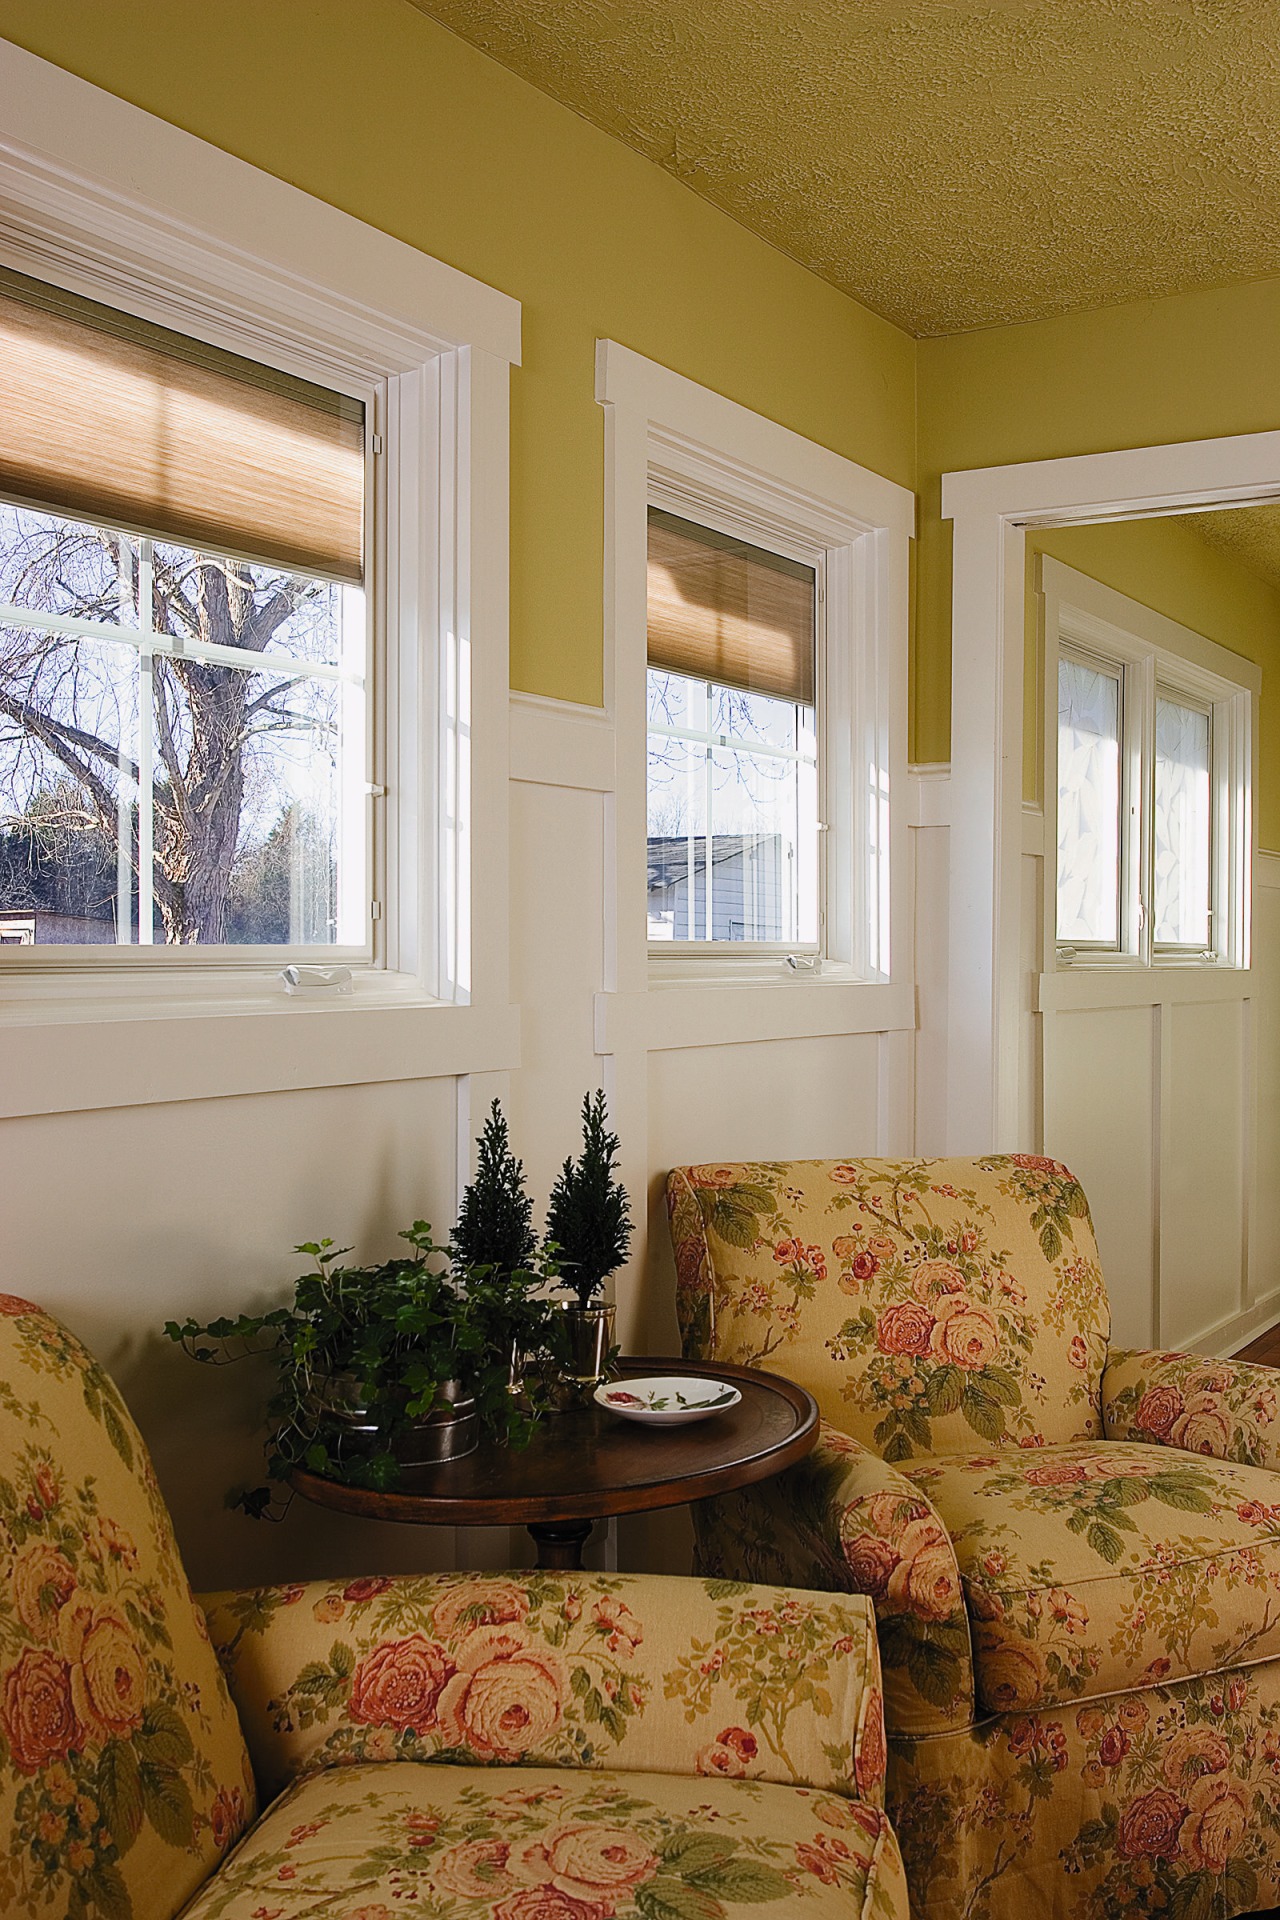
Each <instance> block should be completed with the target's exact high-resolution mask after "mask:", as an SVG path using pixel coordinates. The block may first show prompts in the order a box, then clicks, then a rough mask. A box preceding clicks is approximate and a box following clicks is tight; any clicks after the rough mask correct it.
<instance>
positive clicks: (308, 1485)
mask: <svg viewBox="0 0 1280 1920" xmlns="http://www.w3.org/2000/svg"><path fill="white" fill-rule="evenodd" d="M618 1374H619V1377H620V1378H622V1379H636V1378H638V1377H640V1376H642V1375H645V1374H698V1375H701V1376H705V1377H711V1378H714V1379H717V1380H729V1381H732V1382H733V1384H734V1386H736V1387H737V1388H738V1389H739V1391H740V1393H741V1394H742V1399H741V1400H740V1402H739V1403H738V1405H737V1406H736V1407H730V1408H728V1409H726V1411H725V1412H723V1413H716V1414H712V1415H711V1417H710V1418H709V1419H706V1420H700V1421H697V1422H696V1423H691V1424H690V1425H688V1426H680V1427H646V1426H641V1425H639V1424H638V1423H637V1422H635V1421H632V1420H623V1419H621V1418H620V1417H619V1416H618V1415H617V1414H613V1413H608V1412H606V1411H605V1409H604V1408H603V1407H599V1406H596V1405H595V1404H594V1402H590V1403H588V1404H587V1405H585V1406H581V1407H574V1408H572V1409H570V1410H569V1411H567V1412H564V1413H554V1414H550V1415H548V1417H547V1418H546V1419H545V1420H544V1421H543V1423H542V1424H541V1426H540V1427H539V1428H538V1431H537V1433H536V1434H535V1435H534V1438H533V1439H532V1441H531V1442H530V1443H529V1445H528V1446H527V1447H525V1448H523V1449H519V1450H517V1449H513V1448H509V1447H495V1446H489V1445H486V1444H485V1443H484V1441H481V1444H480V1446H479V1447H478V1448H477V1449H476V1451H475V1452H474V1453H470V1454H466V1455H465V1456H464V1457H463V1458H462V1459H461V1460H451V1461H448V1462H445V1463H443V1464H439V1465H432V1466H427V1467H406V1468H404V1469H402V1472H401V1483H400V1485H399V1487H398V1488H397V1489H396V1490H395V1491H394V1492H389V1493H382V1492H376V1491H374V1490H373V1489H372V1488H368V1487H349V1486H345V1485H343V1484H342V1483H341V1482H340V1481H337V1480H326V1479H322V1478H321V1477H320V1476H319V1475H317V1474H314V1473H306V1472H304V1471H302V1470H301V1469H299V1470H298V1471H297V1472H296V1473H295V1474H294V1476H293V1485H294V1487H295V1488H296V1490H297V1491H298V1492H299V1493H300V1494H303V1495H304V1496H305V1497H306V1498H307V1499H308V1500H314V1501H315V1502H316V1503H317V1504H318V1505H320V1506H324V1507H333V1508H336V1509H337V1510H338V1511H339V1512H340V1513H354V1514H362V1515H364V1516H365V1517H366V1518H369V1519H376V1520H402V1521H408V1522H411V1523H413V1524H415V1525H419V1526H422V1525H434V1526H463V1527H467V1526H526V1527H529V1529H530V1531H531V1532H532V1533H533V1534H534V1538H535V1539H536V1540H538V1542H539V1547H540V1550H541V1549H542V1547H543V1545H544V1542H548V1541H550V1540H551V1539H552V1538H558V1537H559V1536H560V1535H561V1534H563V1536H564V1539H565V1544H566V1546H567V1545H568V1544H569V1543H570V1542H571V1541H578V1542H581V1541H582V1540H584V1539H585V1538H586V1536H587V1534H588V1533H589V1531H590V1523H591V1522H592V1521H593V1520H599V1519H604V1518H605V1517H606V1516H608V1515H612V1514H622V1513H644V1512H649V1511H652V1510H653V1509H654V1508H657V1507H676V1506H682V1505H684V1504H685V1502H687V1501H690V1500H701V1499H703V1498H705V1497H706V1496H707V1495H708V1494H712V1493H725V1492H728V1491H729V1490H730V1489H731V1488H734V1487H744V1486H748V1485H750V1484H751V1483H752V1482H753V1481H756V1480H764V1479H767V1478H768V1477H769V1476H770V1475H771V1474H775V1473H779V1472H781V1470H782V1469H783V1468H784V1467H789V1466H791V1465H792V1464H793V1463H794V1462H795V1461H797V1460H801V1459H803V1458H804V1456H805V1454H807V1453H808V1452H809V1451H810V1449H811V1448H812V1447H813V1445H814V1443H815V1441H816V1440H817V1437H818V1407H817V1402H816V1401H815V1400H814V1398H813V1396H812V1395H811V1394H809V1393H806V1391H805V1389H804V1388H803V1387H798V1386H796V1385H795V1384H794V1383H793V1382H792V1381H790V1380H784V1379H782V1378H781V1377H780V1375H778V1374H773V1373H760V1372H757V1371H755V1370H754V1369H753V1368H750V1367H731V1366H721V1365H704V1364H701V1363H695V1362H692V1361H685V1360H671V1359H667V1358H665V1357H662V1358H627V1359H625V1360H622V1361H620V1362H619V1365H618ZM551 1564H555V1562H554V1561H552V1562H551Z"/></svg>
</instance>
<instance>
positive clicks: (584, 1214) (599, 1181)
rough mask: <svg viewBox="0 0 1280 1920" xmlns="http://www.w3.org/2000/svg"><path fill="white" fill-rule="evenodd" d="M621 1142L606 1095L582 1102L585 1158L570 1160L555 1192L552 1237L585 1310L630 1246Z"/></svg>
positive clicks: (549, 1221) (588, 1097) (549, 1210)
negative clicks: (620, 1167) (621, 1177)
mask: <svg viewBox="0 0 1280 1920" xmlns="http://www.w3.org/2000/svg"><path fill="white" fill-rule="evenodd" d="M621 1148H622V1142H621V1141H620V1140H619V1139H618V1136H617V1134H616V1133H611V1132H610V1131H609V1121H608V1114H607V1112H606V1109H605V1101H604V1093H603V1091H599V1092H597V1093H596V1095H595V1098H594V1099H593V1098H592V1097H591V1095H590V1094H587V1095H585V1096H584V1098H583V1102H582V1153H581V1156H580V1158H579V1159H578V1160H576V1161H575V1160H573V1159H568V1160H566V1161H565V1163H564V1166H563V1167H562V1168H561V1169H560V1177H559V1179H558V1180H557V1181H556V1183H555V1186H554V1187H553V1188H552V1189H551V1199H550V1203H549V1204H548V1207H547V1237H548V1239H549V1240H551V1241H552V1242H554V1244H555V1248H556V1259H557V1262H558V1264H559V1265H560V1266H561V1267H562V1268H563V1270H564V1276H565V1280H566V1281H567V1283H568V1285H570V1286H571V1287H572V1288H573V1290H574V1292H575V1293H576V1294H577V1296H578V1305H579V1306H580V1307H589V1306H591V1305H592V1303H593V1302H595V1301H598V1300H599V1298H600V1295H601V1293H602V1292H603V1290H604V1283H605V1281H606V1280H607V1279H608V1277H609V1275H610V1274H611V1273H613V1272H615V1271H616V1269H617V1268H618V1267H620V1266H621V1265H622V1263H623V1261H624V1260H625V1259H626V1257H627V1252H628V1249H629V1248H630V1246H631V1208H630V1203H629V1201H628V1199H627V1190H626V1188H625V1187H624V1186H623V1184H622V1182H621V1181H620V1180H619V1179H617V1177H616V1175H615V1172H614V1169H615V1167H616V1164H617V1159H618V1154H619V1153H620V1151H621Z"/></svg>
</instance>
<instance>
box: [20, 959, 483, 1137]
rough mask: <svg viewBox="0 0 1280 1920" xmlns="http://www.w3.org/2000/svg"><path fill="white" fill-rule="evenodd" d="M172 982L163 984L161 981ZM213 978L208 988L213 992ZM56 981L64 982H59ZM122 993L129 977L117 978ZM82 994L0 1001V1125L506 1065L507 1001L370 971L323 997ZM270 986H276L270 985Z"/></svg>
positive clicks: (237, 986)
mask: <svg viewBox="0 0 1280 1920" xmlns="http://www.w3.org/2000/svg"><path fill="white" fill-rule="evenodd" d="M166 984H167V985H172V984H174V983H166ZM223 984H224V983H221V982H219V983H217V985H218V986H219V987H221V986H222V985H223ZM63 985H64V987H65V985H66V983H65V982H64V983H63ZM130 985H131V986H133V987H134V988H135V989H136V987H137V983H136V982H132V983H130ZM226 985H227V987H228V988H229V989H230V990H228V991H225V992H215V991H214V983H212V982H209V983H206V990H205V992H204V993H203V994H201V995H200V996H199V997H194V996H193V995H192V994H191V992H190V991H188V992H187V994H186V995H185V996H180V995H178V994H171V995H167V996H166V995H162V994H155V995H152V994H148V995H146V996H145V997H144V996H143V995H141V994H139V993H138V992H137V991H136V990H135V991H134V992H133V993H132V994H131V995H129V996H127V997H126V996H125V995H123V994H121V993H117V994H115V995H110V994H106V993H100V992H93V993H90V992H87V991H86V990H85V988H84V986H83V985H79V986H78V990H77V991H76V993H75V994H74V996H72V995H70V994H66V993H65V992H64V994H63V996H62V997H61V999H52V998H50V999H46V1000H44V1001H43V1002H34V1003H32V1004H29V1005H24V1006H22V1007H20V1008H16V1007H15V1006H14V999H15V995H14V992H13V988H12V986H8V985H7V986H6V987H5V988H4V990H3V992H2V993H0V1047H2V1048H3V1055H4V1062H5V1066H4V1074H3V1077H2V1078H0V1119H16V1118H19V1117H22V1116H29V1115H34V1114H52V1113H80V1112H87V1111H91V1110H94V1109H98V1108H103V1107H132V1106H153V1105H163V1104H166V1103H168V1102H172V1101H178V1100H216V1099H227V1098H233V1097H235V1096H236V1095H241V1094H260V1093H287V1092H294V1091H301V1090H303V1089H313V1088H319V1087H340V1086H359V1085H363V1084H368V1083H373V1082H379V1081H390V1080H427V1079H434V1078H437V1077H440V1076H444V1075H454V1074H465V1073H489V1072H501V1071H504V1070H506V1069H509V1068H512V1067H515V1066H517V1065H518V1064H519V1057H520V1016H519V1009H518V1008H516V1007H508V1006H504V1007H494V1008H491V1007H483V1006H453V1005H445V1004H444V1003H442V1002H439V1001H431V1000H427V999H424V998H423V996H422V994H421V990H420V988H419V989H417V991H416V992H415V993H413V994H410V993H408V992H405V991H404V990H403V989H401V990H397V989H396V988H395V987H393V986H392V985H391V984H390V983H389V982H388V981H387V980H386V977H385V976H383V980H382V981H381V982H380V983H378V984H376V985H375V983H374V982H373V981H372V980H369V981H368V982H367V983H366V986H365V990H364V991H363V992H356V993H353V994H349V995H348V994H335V995H334V996H333V998H332V999H331V1000H329V999H323V1000H321V999H312V998H306V997H297V998H290V997H288V996H286V995H285V993H284V991H283V989H282V988H279V997H278V998H276V997H275V996H274V995H272V996H271V997H269V998H268V997H267V996H266V995H265V994H264V993H263V992H262V991H261V989H259V990H258V991H257V992H253V993H250V992H247V991H246V988H245V983H244V981H243V980H240V981H239V982H228V983H226ZM277 987H278V983H277Z"/></svg>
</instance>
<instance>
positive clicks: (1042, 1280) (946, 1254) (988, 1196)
mask: <svg viewBox="0 0 1280 1920" xmlns="http://www.w3.org/2000/svg"><path fill="white" fill-rule="evenodd" d="M667 1203H668V1212H669V1215H670V1221H671V1233H672V1239H673V1242H674V1246H675V1257H676V1274H677V1283H678V1293H677V1304H678V1309H679V1314H680V1324H681V1331H682V1333H683V1336H684V1344H685V1351H686V1352H687V1353H688V1354H690V1355H692V1356H696V1357H697V1358H700V1359H703V1360H723V1361H731V1362H737V1363H738V1364H739V1365H743V1366H770V1367H773V1368H775V1369H776V1370H777V1371H778V1372H780V1373H785V1374H786V1375H787V1376H788V1378H789V1379H792V1380H796V1381H798V1382H799V1383H800V1385H802V1386H804V1387H807V1388H808V1389H809V1391H810V1393H812V1394H813V1396H814V1398H815V1399H816V1400H817V1402H818V1404H819V1406H820V1407H821V1409H822V1414H823V1417H824V1418H825V1419H826V1420H828V1421H829V1422H830V1424H831V1425H832V1426H833V1427H837V1428H839V1429H840V1430H841V1431H843V1432H845V1433H847V1434H850V1435H852V1437H853V1438H854V1439H855V1440H861V1441H863V1442H864V1443H865V1444H866V1445H867V1446H869V1447H872V1448H874V1450H875V1451H876V1452H877V1453H878V1454H880V1455H881V1457H882V1458H883V1459H885V1460H888V1461H889V1462H891V1463H895V1464H896V1463H900V1462H902V1461H905V1460H911V1459H918V1458H920V1457H921V1456H924V1455H930V1454H935V1453H953V1452H957V1451H959V1450H961V1449H965V1448H969V1447H972V1446H973V1445H974V1444H975V1442H978V1441H982V1442H986V1443H987V1444H988V1445H994V1446H1012V1445H1019V1444H1021V1445H1044V1444H1046V1443H1047V1444H1055V1443H1057V1442H1061V1441H1065V1440H1075V1439H1086V1438H1090V1437H1091V1436H1093V1435H1095V1434H1099V1433H1101V1431H1102V1418H1101V1380H1102V1367H1103V1362H1104V1360H1105V1358H1106V1350H1107V1338H1108V1334H1109V1329H1110V1314H1109V1310H1108V1306H1107V1297H1106V1292H1105V1290H1104V1288H1103V1284H1102V1275H1101V1272H1100V1270H1099V1267H1098V1253H1097V1247H1096V1245H1095V1243H1094V1237H1093V1227H1092V1223H1091V1221H1090V1218H1089V1208H1088V1205H1087V1203H1086V1201H1085V1198H1084V1194H1083V1192H1082V1191H1081V1189H1080V1187H1079V1186H1078V1185H1077V1183H1076V1181H1075V1180H1073V1178H1072V1177H1071V1174H1070V1173H1069V1172H1068V1171H1067V1169H1066V1168H1065V1167H1064V1166H1062V1165H1061V1164H1060V1163H1059V1162H1058V1161H1056V1160H1045V1159H1041V1158H1038V1157H1036V1156H1034V1155H1031V1154H999V1155H992V1156H991V1157H990V1158H988V1159H983V1160H912V1161H892V1160H859V1161H828V1160H798V1161H790V1162H787V1163H785V1164H773V1163H768V1164H765V1163H752V1164H749V1165H733V1166H719V1167H713V1166H706V1167H681V1168H677V1169H676V1170H675V1171H674V1172H673V1173H672V1174H671V1176H670V1178H669V1181H668V1188H667Z"/></svg>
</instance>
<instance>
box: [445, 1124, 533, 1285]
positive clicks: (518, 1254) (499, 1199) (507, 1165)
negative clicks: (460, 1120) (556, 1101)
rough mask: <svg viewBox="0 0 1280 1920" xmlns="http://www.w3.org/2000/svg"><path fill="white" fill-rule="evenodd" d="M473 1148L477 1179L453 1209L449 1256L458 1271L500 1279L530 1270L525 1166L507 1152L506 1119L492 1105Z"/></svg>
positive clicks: (530, 1206) (530, 1218) (530, 1232)
mask: <svg viewBox="0 0 1280 1920" xmlns="http://www.w3.org/2000/svg"><path fill="white" fill-rule="evenodd" d="M477 1145H478V1146H479V1149H480V1154H479V1159H478V1161H477V1164H476V1177H475V1179H474V1180H473V1181H472V1182H471V1185H470V1186H469V1187H468V1188H467V1189H466V1191H465V1193H464V1194H463V1196H462V1205H461V1206H460V1207H459V1208H458V1224H457V1226H456V1227H455V1228H454V1230H453V1255H454V1259H455V1261H456V1262H457V1263H458V1265H459V1266H462V1267H471V1268H475V1267H487V1268H490V1269H491V1270H492V1272H493V1274H494V1275H495V1276H496V1277H497V1278H499V1279H503V1278H506V1277H507V1276H508V1275H511V1276H514V1275H516V1274H519V1273H521V1272H523V1271H526V1270H527V1269H529V1268H530V1267H532V1265H533V1260H534V1251H535V1248H536V1246H537V1236H536V1234H535V1233H534V1231H533V1201H532V1200H531V1199H530V1198H529V1195H528V1194H527V1193H526V1191H525V1185H524V1167H523V1165H522V1164H521V1162H520V1161H519V1160H517V1159H516V1157H515V1155H514V1153H512V1151H511V1140H510V1136H509V1135H508V1132H507V1123H506V1119H505V1118H504V1116H503V1112H502V1108H501V1107H500V1105H499V1104H498V1102H497V1101H496V1100H495V1101H494V1103H493V1105H492V1107H490V1109H489V1118H488V1119H487V1120H486V1121H485V1123H484V1131H483V1132H482V1133H481V1135H480V1138H479V1140H478V1142H477Z"/></svg>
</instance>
